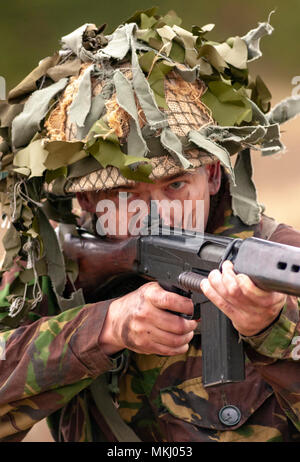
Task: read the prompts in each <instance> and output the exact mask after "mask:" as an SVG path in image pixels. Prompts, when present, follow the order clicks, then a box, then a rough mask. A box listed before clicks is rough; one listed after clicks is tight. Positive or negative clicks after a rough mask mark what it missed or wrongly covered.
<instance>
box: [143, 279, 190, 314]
mask: <svg viewBox="0 0 300 462" xmlns="http://www.w3.org/2000/svg"><path fill="white" fill-rule="evenodd" d="M147 286H148V287H147V288H146V289H145V293H144V296H145V299H146V300H148V301H150V302H151V303H152V304H153V305H154V306H156V307H157V308H160V309H163V310H170V311H174V312H179V313H183V314H187V315H192V314H193V313H194V305H193V302H192V300H191V299H189V298H187V297H183V296H182V295H178V294H175V293H174V292H169V291H167V290H164V289H163V288H162V287H160V285H159V284H157V283H153V284H147Z"/></svg>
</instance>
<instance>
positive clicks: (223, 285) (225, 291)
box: [208, 270, 247, 306]
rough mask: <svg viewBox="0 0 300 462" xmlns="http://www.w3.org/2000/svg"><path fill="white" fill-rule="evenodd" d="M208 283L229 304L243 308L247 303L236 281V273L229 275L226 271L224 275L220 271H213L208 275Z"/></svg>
mask: <svg viewBox="0 0 300 462" xmlns="http://www.w3.org/2000/svg"><path fill="white" fill-rule="evenodd" d="M208 281H209V283H210V285H211V287H212V288H213V289H214V290H215V291H216V292H217V293H218V294H219V295H220V296H221V297H222V298H223V299H224V300H226V301H227V302H228V303H229V304H231V305H234V306H236V305H237V304H239V306H243V304H244V303H245V301H247V299H246V297H244V295H243V293H242V291H241V290H240V289H239V286H238V283H237V281H235V275H234V273H232V274H229V275H227V274H226V271H225V274H223V273H220V271H218V270H213V271H211V272H210V273H209V275H208Z"/></svg>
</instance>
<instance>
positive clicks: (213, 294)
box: [201, 261, 287, 337]
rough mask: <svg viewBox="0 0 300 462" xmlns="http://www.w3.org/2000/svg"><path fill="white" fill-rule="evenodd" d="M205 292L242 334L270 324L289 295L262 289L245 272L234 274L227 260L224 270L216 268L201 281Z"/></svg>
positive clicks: (255, 332) (251, 333)
mask: <svg viewBox="0 0 300 462" xmlns="http://www.w3.org/2000/svg"><path fill="white" fill-rule="evenodd" d="M201 289H202V291H203V293H204V294H205V295H206V297H207V298H209V299H210V300H211V301H212V302H213V303H214V304H215V305H216V306H217V307H218V308H219V309H220V310H221V311H223V313H225V314H226V316H228V318H230V319H231V321H232V324H233V326H234V327H235V328H236V330H237V331H238V332H240V334H242V335H244V336H247V337H249V336H252V335H256V334H258V333H259V332H260V331H261V330H263V329H265V328H266V327H268V326H269V325H270V324H271V323H272V322H273V321H274V320H275V319H276V317H277V316H278V314H279V313H280V310H281V309H282V307H283V306H284V304H285V302H286V299H287V296H286V295H284V294H281V293H278V292H265V291H264V290H261V289H259V288H258V287H256V285H255V284H254V283H253V282H252V281H251V279H250V278H249V277H248V276H246V275H245V274H235V272H234V270H233V264H232V263H231V262H230V261H225V262H224V263H223V266H222V273H221V272H220V271H218V270H213V271H211V273H210V274H209V276H208V279H204V280H203V281H202V282H201Z"/></svg>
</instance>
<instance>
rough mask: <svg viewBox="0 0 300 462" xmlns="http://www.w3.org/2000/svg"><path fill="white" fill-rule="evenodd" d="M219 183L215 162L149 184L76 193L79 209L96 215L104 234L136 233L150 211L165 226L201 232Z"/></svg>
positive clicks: (124, 235) (218, 170)
mask: <svg viewBox="0 0 300 462" xmlns="http://www.w3.org/2000/svg"><path fill="white" fill-rule="evenodd" d="M220 183H221V168H220V164H219V163H215V164H211V165H209V166H206V167H202V168H199V169H197V171H196V172H190V173H189V172H187V173H185V174H183V175H180V176H176V177H169V178H167V179H163V180H160V181H157V182H155V183H153V184H151V183H137V184H136V185H134V186H132V187H130V186H129V187H128V186H127V187H121V188H116V189H113V190H109V191H106V192H105V191H100V192H94V191H93V192H86V193H78V194H77V199H78V201H79V204H80V206H81V208H82V209H84V210H86V211H88V212H91V213H96V214H97V216H98V222H99V223H98V224H99V229H101V228H102V229H103V228H104V230H105V233H106V234H107V235H109V236H110V237H115V238H117V239H122V238H126V237H128V236H129V235H137V234H139V230H140V229H141V228H142V224H143V221H144V219H145V217H146V216H147V215H148V214H149V213H150V211H151V213H153V210H156V211H157V212H158V214H159V216H160V217H161V219H162V221H163V223H164V224H165V225H167V226H176V227H181V228H185V229H197V230H198V231H202V232H203V231H204V230H205V228H206V224H207V220H208V215H209V204H210V196H211V195H214V194H216V193H217V192H218V190H219V188H220ZM120 193H122V194H120ZM125 193H126V194H125ZM153 207H154V208H153ZM97 230H98V228H97Z"/></svg>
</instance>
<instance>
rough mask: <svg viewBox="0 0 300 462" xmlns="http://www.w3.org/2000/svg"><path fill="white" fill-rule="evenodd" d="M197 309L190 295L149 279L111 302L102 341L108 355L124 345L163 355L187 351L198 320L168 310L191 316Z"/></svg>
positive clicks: (101, 335)
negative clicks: (170, 290)
mask: <svg viewBox="0 0 300 462" xmlns="http://www.w3.org/2000/svg"><path fill="white" fill-rule="evenodd" d="M193 309H194V307H193V302H192V301H191V300H190V299H189V298H186V297H183V296H181V295H178V294H175V293H173V292H168V291H166V290H164V289H162V288H161V287H160V285H159V284H158V283H157V282H149V283H147V284H145V285H143V286H141V287H140V288H139V289H137V290H135V291H134V292H131V293H129V294H127V295H125V296H124V297H122V298H119V299H117V300H114V301H113V302H112V303H111V305H110V307H109V309H108V313H107V316H106V320H105V323H104V326H103V329H102V332H101V334H100V337H99V342H100V344H101V346H102V349H103V351H104V352H105V353H106V354H108V355H111V354H113V353H116V352H117V351H120V350H122V349H123V348H128V349H130V350H132V351H135V352H137V353H142V354H158V355H163V356H175V355H179V354H183V353H186V351H187V350H188V347H189V345H188V344H189V342H190V341H191V339H192V338H193V335H194V330H195V329H196V327H197V321H195V320H188V319H184V318H182V317H180V316H177V315H175V314H172V313H169V312H168V311H167V310H171V311H177V312H180V313H185V314H188V315H191V314H192V313H193Z"/></svg>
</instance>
